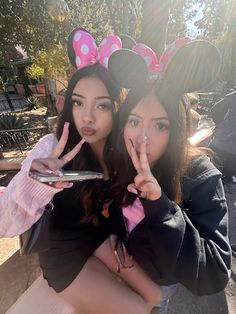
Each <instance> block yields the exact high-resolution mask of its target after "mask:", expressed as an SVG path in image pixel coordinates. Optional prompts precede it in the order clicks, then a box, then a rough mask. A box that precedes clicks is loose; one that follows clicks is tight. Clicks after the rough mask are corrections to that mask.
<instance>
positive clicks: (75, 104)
mask: <svg viewBox="0 0 236 314" xmlns="http://www.w3.org/2000/svg"><path fill="white" fill-rule="evenodd" d="M82 105H83V104H82V102H81V101H80V100H78V99H72V106H75V107H81V106H82Z"/></svg>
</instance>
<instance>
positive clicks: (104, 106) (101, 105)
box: [97, 103, 112, 111]
mask: <svg viewBox="0 0 236 314" xmlns="http://www.w3.org/2000/svg"><path fill="white" fill-rule="evenodd" d="M97 107H98V108H99V107H100V108H101V109H102V110H105V111H110V110H111V109H112V104H110V103H105V104H99V105H97Z"/></svg>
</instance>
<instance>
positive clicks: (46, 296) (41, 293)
mask: <svg viewBox="0 0 236 314" xmlns="http://www.w3.org/2000/svg"><path fill="white" fill-rule="evenodd" d="M32 313H33V314H76V311H75V309H73V308H72V307H71V306H70V305H69V304H66V303H65V302H63V301H62V300H61V299H59V298H58V296H57V294H56V293H55V292H54V290H53V289H52V288H50V287H49V286H48V284H47V282H46V280H44V279H43V277H42V275H41V276H40V277H39V278H38V279H36V280H35V281H34V283H33V284H32V285H31V286H30V287H29V288H28V289H27V290H26V291H25V292H24V293H23V294H22V296H21V297H20V298H19V299H18V300H17V301H16V302H15V303H14V304H13V305H12V306H11V307H10V309H9V310H8V311H7V312H6V314H32Z"/></svg>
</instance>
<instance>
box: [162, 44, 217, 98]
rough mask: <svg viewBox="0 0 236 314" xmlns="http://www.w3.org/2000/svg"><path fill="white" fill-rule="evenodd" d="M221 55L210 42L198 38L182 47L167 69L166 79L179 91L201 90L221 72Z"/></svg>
mask: <svg viewBox="0 0 236 314" xmlns="http://www.w3.org/2000/svg"><path fill="white" fill-rule="evenodd" d="M220 65H221V56H220V53H219V50H218V49H217V48H216V47H215V46H214V45H212V44H211V43H210V42H208V41H205V40H196V41H192V42H190V43H187V44H186V45H184V46H183V47H181V48H180V49H179V50H178V51H177V52H176V54H175V55H174V56H173V58H172V59H171V61H170V62H169V64H168V66H167V68H166V69H165V80H166V81H167V82H168V85H169V86H171V88H174V89H176V91H177V92H179V93H190V92H194V91H199V90H200V89H202V88H205V87H206V86H208V85H209V84H210V83H211V82H212V81H213V80H215V79H216V76H217V75H218V73H219V69H220Z"/></svg>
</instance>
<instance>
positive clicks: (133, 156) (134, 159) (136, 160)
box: [129, 138, 141, 173]
mask: <svg viewBox="0 0 236 314" xmlns="http://www.w3.org/2000/svg"><path fill="white" fill-rule="evenodd" d="M129 140H130V147H131V148H130V154H129V155H130V158H131V160H132V163H133V165H134V168H135V169H136V171H137V173H140V172H141V168H140V162H139V157H138V154H137V151H136V149H135V147H134V143H133V141H132V140H131V138H130V139H129Z"/></svg>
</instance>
